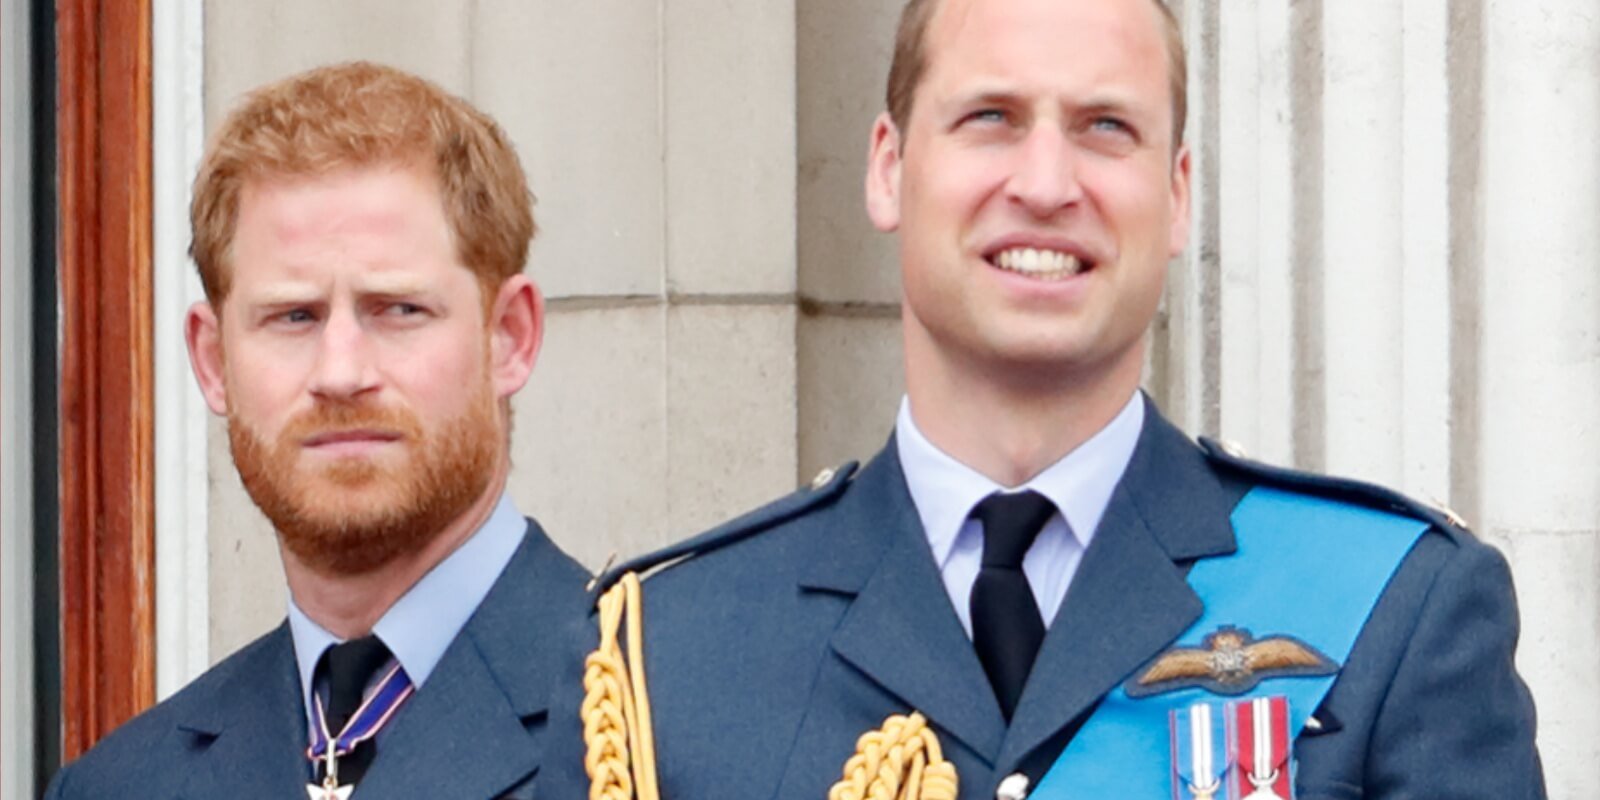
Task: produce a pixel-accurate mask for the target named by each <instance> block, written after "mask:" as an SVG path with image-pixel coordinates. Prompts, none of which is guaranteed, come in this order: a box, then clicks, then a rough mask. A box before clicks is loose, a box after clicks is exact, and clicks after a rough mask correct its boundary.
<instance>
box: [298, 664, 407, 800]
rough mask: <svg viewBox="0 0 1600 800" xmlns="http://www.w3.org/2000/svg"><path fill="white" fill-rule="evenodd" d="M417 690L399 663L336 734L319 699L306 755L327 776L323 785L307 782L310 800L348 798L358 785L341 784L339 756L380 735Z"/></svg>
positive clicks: (313, 712) (346, 799) (340, 799)
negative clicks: (329, 725) (330, 727)
mask: <svg viewBox="0 0 1600 800" xmlns="http://www.w3.org/2000/svg"><path fill="white" fill-rule="evenodd" d="M415 691H416V687H415V686H412V685H411V678H410V676H408V675H406V671H405V670H404V669H402V668H401V667H400V664H399V663H396V664H395V665H394V667H393V668H391V669H390V670H389V672H388V673H386V674H385V675H384V676H383V679H382V680H380V681H378V688H376V689H374V690H373V691H372V693H371V694H369V695H368V696H367V699H366V700H365V701H363V702H362V703H361V706H360V707H359V708H357V709H356V711H355V713H354V714H352V715H350V721H349V722H347V723H345V726H344V728H343V729H342V730H340V731H339V734H338V735H337V736H334V735H332V734H331V733H330V732H329V731H328V720H327V712H326V711H325V710H324V709H323V701H322V698H321V697H320V696H319V697H317V698H316V702H315V703H313V704H312V706H311V713H312V716H313V717H314V719H313V721H314V722H315V723H316V726H315V728H314V730H313V732H312V737H311V746H310V747H308V748H306V758H307V759H310V761H311V763H312V765H313V766H316V765H317V764H319V763H321V764H323V765H324V767H325V769H324V771H323V774H324V775H325V776H326V777H325V778H323V780H322V783H321V784H320V785H319V784H316V783H311V784H307V785H306V793H307V794H309V795H310V796H311V800H348V798H349V797H350V793H351V792H353V791H355V786H353V785H352V786H341V785H340V784H339V759H341V758H344V757H345V756H347V755H350V753H351V751H353V750H355V749H356V746H357V745H359V744H361V743H362V742H365V741H367V740H369V739H371V738H372V737H374V736H377V735H378V731H380V730H383V726H385V725H387V724H389V721H390V720H392V719H394V715H395V712H397V711H399V710H400V706H401V705H403V704H405V702H406V700H407V699H409V698H410V697H411V695H412V693H413V692H415Z"/></svg>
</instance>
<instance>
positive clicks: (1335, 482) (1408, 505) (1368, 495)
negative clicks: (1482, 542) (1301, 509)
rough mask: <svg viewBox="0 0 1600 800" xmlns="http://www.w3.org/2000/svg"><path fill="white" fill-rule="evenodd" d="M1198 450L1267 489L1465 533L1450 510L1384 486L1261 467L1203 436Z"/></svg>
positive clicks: (1236, 450)
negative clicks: (1321, 498) (1366, 508)
mask: <svg viewBox="0 0 1600 800" xmlns="http://www.w3.org/2000/svg"><path fill="white" fill-rule="evenodd" d="M1200 449H1202V450H1204V451H1205V454H1206V458H1208V459H1210V460H1211V462H1212V463H1214V464H1218V465H1220V466H1222V467H1224V468H1226V469H1229V470H1232V471H1234V472H1238V473H1242V474H1244V475H1245V476H1247V477H1249V478H1252V479H1254V480H1256V481H1259V482H1261V483H1264V484H1267V485H1270V486H1276V487H1279V488H1283V489H1288V490H1291V491H1297V492H1302V493H1305V494H1311V495H1317V496H1320V497H1327V498H1330V499H1333V500H1342V501H1344V502H1348V503H1354V504H1356V505H1362V506H1367V507H1368V508H1375V509H1378V510H1380V511H1388V512H1391V513H1395V514H1402V515H1405V516H1408V517H1414V518H1416V519H1420V520H1423V521H1426V522H1429V523H1432V524H1433V526H1434V527H1436V528H1438V529H1440V530H1442V531H1446V532H1450V533H1454V532H1458V531H1465V530H1467V523H1466V522H1465V521H1464V520H1462V519H1461V517H1460V516H1459V515H1458V514H1456V513H1455V512H1454V511H1451V510H1450V509H1448V508H1445V507H1444V506H1442V505H1436V504H1433V503H1427V502H1424V501H1422V500H1418V499H1416V498H1414V497H1411V496H1409V495H1406V494H1405V493H1403V492H1397V491H1395V490H1393V489H1390V488H1387V487H1384V486H1379V485H1377V484H1373V483H1367V482H1365V481H1358V480H1355V479H1352V478H1336V477H1331V476H1328V475H1318V474H1316V473H1314V472H1303V471H1301V470H1296V469H1290V468H1288V467H1279V466H1274V465H1272V464H1264V463H1262V462H1260V461H1254V460H1252V459H1250V458H1247V457H1245V455H1244V453H1243V452H1242V451H1241V450H1240V449H1239V448H1238V447H1237V446H1235V445H1233V444H1231V443H1228V442H1219V441H1217V440H1215V439H1209V438H1207V437H1204V436H1202V437H1200Z"/></svg>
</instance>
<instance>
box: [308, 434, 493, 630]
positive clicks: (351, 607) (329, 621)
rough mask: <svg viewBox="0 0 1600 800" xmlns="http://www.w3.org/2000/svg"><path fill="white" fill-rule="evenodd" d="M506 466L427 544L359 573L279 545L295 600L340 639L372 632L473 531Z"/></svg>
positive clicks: (487, 512) (484, 516) (488, 510)
mask: <svg viewBox="0 0 1600 800" xmlns="http://www.w3.org/2000/svg"><path fill="white" fill-rule="evenodd" d="M508 472H509V467H508V465H507V464H506V463H505V459H504V458H502V459H501V463H500V466H499V467H498V468H497V469H496V471H495V475H494V476H493V477H492V478H491V479H490V481H489V485H488V487H487V488H486V489H485V490H484V492H483V494H482V495H481V496H479V497H478V499H476V500H474V501H473V502H472V505H471V506H468V507H467V509H466V511H464V512H462V514H461V515H459V516H457V517H456V518H455V519H454V520H453V521H451V522H450V523H449V524H448V525H446V526H445V527H444V529H443V530H441V531H440V532H439V535H437V536H435V537H433V539H431V540H430V541H429V542H428V544H427V546H426V547H423V548H422V549H420V550H418V551H416V552H413V553H405V554H403V555H401V556H400V557H399V558H396V559H395V560H393V561H391V562H389V563H387V564H384V565H383V566H382V567H379V568H378V569H375V570H373V571H371V572H367V573H362V574H360V575H339V574H329V573H326V572H320V571H318V570H315V569H313V568H311V567H310V566H308V565H306V564H305V563H303V562H301V561H300V560H299V559H298V558H296V557H295V555H294V554H293V553H291V552H290V551H289V550H288V549H287V548H284V547H282V546H281V545H280V547H279V548H278V550H279V552H280V553H282V555H283V572H284V575H285V577H287V578H288V582H289V592H290V593H291V594H292V595H293V596H294V602H295V605H297V606H299V607H300V610H301V611H303V612H305V615H306V616H307V617H310V618H311V620H312V621H313V622H315V623H317V624H318V625H321V626H322V627H323V629H325V630H327V631H328V632H329V633H331V634H333V635H334V636H337V637H339V638H340V639H344V640H348V639H354V638H358V637H361V636H365V635H367V634H369V633H371V632H372V628H373V626H374V625H376V624H378V620H379V619H382V618H383V615H384V614H385V613H387V612H388V611H389V609H390V608H391V607H392V606H394V604H395V603H396V602H397V601H398V600H399V599H400V598H401V597H402V596H404V595H405V593H406V592H407V591H410V589H411V587H413V586H415V585H416V584H417V581H420V580H422V577H423V576H424V575H427V574H428V572H429V571H431V570H432V569H433V568H434V567H436V566H438V565H439V563H440V562H442V561H444V560H445V559H446V558H449V557H450V554H451V553H454V552H455V551H456V548H458V547H460V546H461V545H462V544H463V543H465V542H466V541H467V540H468V539H470V538H472V534H474V533H476V532H477V531H478V529H479V528H481V527H483V524H484V523H485V522H487V521H488V519H489V516H490V515H491V514H493V513H494V508H495V505H496V504H497V503H499V502H500V495H501V493H502V492H504V491H505V484H506V475H507V473H508Z"/></svg>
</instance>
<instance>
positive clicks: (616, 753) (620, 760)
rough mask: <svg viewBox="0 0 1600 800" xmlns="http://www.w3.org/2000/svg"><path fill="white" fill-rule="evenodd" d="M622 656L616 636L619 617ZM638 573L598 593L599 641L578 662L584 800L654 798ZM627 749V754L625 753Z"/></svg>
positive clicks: (656, 794) (653, 756) (652, 735)
mask: <svg viewBox="0 0 1600 800" xmlns="http://www.w3.org/2000/svg"><path fill="white" fill-rule="evenodd" d="M624 617H626V618H627V625H628V631H627V633H628V655H627V657H626V658H624V657H623V655H622V646H621V644H620V643H619V642H618V641H617V634H618V630H619V628H621V627H622V623H623V618H624ZM641 617H642V610H641V608H640V603H639V576H638V575H637V574H636V573H632V572H630V573H628V574H626V575H624V576H622V579H621V580H620V581H618V582H617V585H615V586H613V587H611V588H610V589H609V590H607V591H606V593H605V594H604V595H602V596H601V597H600V646H599V647H597V648H595V651H594V652H593V653H590V654H589V657H588V659H586V660H585V661H584V670H583V706H582V708H581V713H582V716H583V741H584V745H585V747H586V753H585V755H584V760H583V768H584V770H585V771H586V772H588V774H589V800H660V797H661V793H660V790H659V789H658V788H657V787H656V745H655V731H654V728H653V726H652V725H651V723H650V693H649V692H648V691H647V690H646V688H645V681H644V635H643V631H644V625H643V620H642V619H641ZM629 753H632V754H633V758H632V759H630V758H629V757H628V755H629Z"/></svg>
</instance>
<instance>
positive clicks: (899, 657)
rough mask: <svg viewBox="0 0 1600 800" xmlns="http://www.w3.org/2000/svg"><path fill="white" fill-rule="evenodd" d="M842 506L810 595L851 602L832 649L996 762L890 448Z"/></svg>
mask: <svg viewBox="0 0 1600 800" xmlns="http://www.w3.org/2000/svg"><path fill="white" fill-rule="evenodd" d="M855 483H856V485H855V486H854V487H852V489H851V490H850V491H849V492H848V493H847V494H846V495H845V496H844V497H843V498H841V499H840V501H839V506H838V507H837V508H836V519H837V522H836V523H835V524H834V525H833V526H832V527H831V528H830V529H829V530H828V531H827V533H826V534H825V535H824V536H822V537H819V539H818V542H817V550H816V553H817V556H816V560H815V562H814V567H813V568H812V569H811V571H810V572H809V573H807V574H806V576H805V577H804V579H803V580H802V585H803V586H804V587H805V588H808V589H811V590H823V591H830V592H835V593H840V594H847V595H850V594H853V595H855V597H854V600H853V602H852V603H851V604H850V607H849V610H848V611H847V612H846V613H845V615H844V618H843V619H842V620H841V622H840V625H839V628H838V630H837V631H836V632H835V633H834V635H833V638H832V641H831V645H832V647H833V649H834V651H835V652H836V653H838V655H839V656H840V657H841V658H843V659H844V660H845V661H847V662H849V663H850V664H852V665H854V666H855V667H856V668H857V669H859V670H861V672H863V673H864V674H865V675H866V676H867V677H868V678H870V679H871V680H872V681H874V682H875V683H877V684H878V685H879V686H881V687H883V688H884V689H885V690H887V691H889V692H890V693H892V694H894V695H895V696H896V697H898V698H900V699H901V700H902V701H904V702H905V704H906V705H907V706H908V707H909V708H911V709H913V710H916V711H920V712H922V713H923V715H924V716H926V717H928V719H929V720H931V721H932V722H933V723H934V724H935V725H936V726H938V727H940V728H942V729H944V730H945V731H947V732H949V734H950V735H951V736H954V737H955V738H957V739H959V740H961V741H962V742H963V743H965V744H966V745H967V746H968V747H970V748H971V749H972V750H973V751H974V752H976V753H977V754H978V755H979V756H980V757H982V758H983V759H985V760H988V761H992V760H993V759H994V757H995V755H996V754H997V753H998V752H999V749H1000V742H1001V738H1002V735H1003V733H1004V731H1005V723H1004V721H1003V720H1002V718H1001V716H1000V709H999V706H998V705H997V703H996V702H995V699H994V693H993V691H992V690H991V689H990V688H989V683H988V680H987V679H986V678H985V677H984V674H983V667H982V666H981V665H980V664H979V662H978V657H977V654H976V653H975V652H974V651H973V649H972V643H971V642H970V641H969V640H968V639H967V635H966V632H965V631H963V630H962V628H961V622H960V620H958V619H957V618H956V615H955V611H954V610H953V609H952V608H951V607H950V599H949V596H948V594H947V593H946V592H945V588H944V583H943V580H942V579H941V578H940V577H939V572H938V568H937V567H936V566H935V564H934V562H933V555H932V553H931V551H930V550H929V548H928V543H927V537H926V536H925V535H924V534H923V531H922V523H921V520H920V519H919V518H918V516H917V512H916V508H915V507H914V505H913V504H912V501H911V496H910V493H909V491H908V490H907V489H906V485H905V478H904V475H903V473H902V472H901V469H900V461H899V457H898V456H897V454H896V449H895V446H894V441H893V440H892V439H891V440H890V443H889V446H888V447H886V448H885V449H884V450H883V452H881V453H880V454H879V455H878V457H877V458H876V459H874V460H873V461H872V463H871V464H868V465H867V467H866V468H865V469H863V470H862V471H861V474H860V475H859V476H858V477H857V478H856V479H855Z"/></svg>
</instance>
